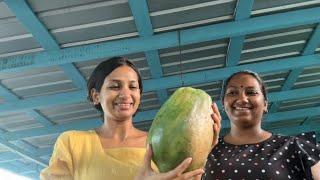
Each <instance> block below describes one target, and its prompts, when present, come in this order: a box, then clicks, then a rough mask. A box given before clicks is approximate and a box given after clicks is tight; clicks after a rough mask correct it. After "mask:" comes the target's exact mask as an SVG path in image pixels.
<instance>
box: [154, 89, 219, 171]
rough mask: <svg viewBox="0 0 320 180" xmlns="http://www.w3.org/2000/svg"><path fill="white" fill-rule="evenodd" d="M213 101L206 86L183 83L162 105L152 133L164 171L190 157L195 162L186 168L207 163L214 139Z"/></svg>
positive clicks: (155, 150) (156, 161)
mask: <svg viewBox="0 0 320 180" xmlns="http://www.w3.org/2000/svg"><path fill="white" fill-rule="evenodd" d="M211 104H212V100H211V97H210V96H209V95H208V94H207V93H206V92H204V91H203V90H200V89H194V88H191V87H182V88H179V89H178V90H176V91H175V92H174V93H173V95H172V96H171V97H170V98H169V99H168V100H167V101H166V102H165V103H164V105H163V106H162V107H161V108H160V110H159V111H158V113H157V114H156V117H155V119H154V120H153V122H152V125H151V128H150V131H149V134H148V143H149V144H151V146H152V150H153V157H152V158H153V161H154V162H155V163H156V164H157V166H158V169H159V171H160V172H168V171H170V170H172V169H174V168H175V167H177V166H178V165H179V164H180V163H181V162H182V161H183V160H184V159H185V158H187V157H192V163H191V165H190V166H189V168H188V169H187V170H186V172H188V171H192V170H195V169H198V168H203V167H204V165H205V163H206V160H207V156H208V154H209V153H210V151H211V146H212V140H213V121H212V118H211V114H212V108H211Z"/></svg>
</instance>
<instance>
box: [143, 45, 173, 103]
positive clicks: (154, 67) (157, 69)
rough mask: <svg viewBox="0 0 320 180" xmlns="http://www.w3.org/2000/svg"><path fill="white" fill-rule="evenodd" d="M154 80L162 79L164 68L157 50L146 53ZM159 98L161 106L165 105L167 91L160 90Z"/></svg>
mask: <svg viewBox="0 0 320 180" xmlns="http://www.w3.org/2000/svg"><path fill="white" fill-rule="evenodd" d="M145 55H146V58H147V61H148V64H149V67H150V72H151V76H152V78H154V79H156V78H161V77H162V75H163V74H162V68H161V64H160V57H159V53H158V51H157V50H153V51H147V52H145ZM157 96H158V99H159V102H160V104H163V103H164V102H165V100H166V99H167V98H168V93H167V90H165V89H160V90H157Z"/></svg>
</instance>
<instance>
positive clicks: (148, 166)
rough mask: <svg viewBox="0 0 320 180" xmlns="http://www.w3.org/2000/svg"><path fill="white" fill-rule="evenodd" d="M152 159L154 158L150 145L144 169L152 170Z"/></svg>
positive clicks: (145, 157)
mask: <svg viewBox="0 0 320 180" xmlns="http://www.w3.org/2000/svg"><path fill="white" fill-rule="evenodd" d="M151 158H152V147H151V145H150V144H148V145H147V151H146V155H145V156H144V165H143V168H144V169H146V170H148V169H150V170H151Z"/></svg>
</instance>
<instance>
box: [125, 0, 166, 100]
mask: <svg viewBox="0 0 320 180" xmlns="http://www.w3.org/2000/svg"><path fill="white" fill-rule="evenodd" d="M129 4H130V8H131V12H132V14H133V16H134V20H135V23H136V27H137V29H138V32H139V35H140V36H141V37H148V36H152V35H153V28H152V24H151V20H150V17H149V11H148V5H147V1H146V0H141V1H134V0H129ZM145 55H146V59H147V62H148V65H149V68H150V73H151V76H152V78H160V77H162V75H163V73H162V68H161V63H160V57H159V53H158V51H157V50H152V51H146V52H145ZM157 96H158V99H159V102H160V104H162V103H164V101H165V100H166V99H167V97H168V94H167V91H166V90H158V91H157Z"/></svg>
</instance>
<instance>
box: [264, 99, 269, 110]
mask: <svg viewBox="0 0 320 180" xmlns="http://www.w3.org/2000/svg"><path fill="white" fill-rule="evenodd" d="M263 112H265V113H268V101H266V100H264V109H263Z"/></svg>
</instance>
